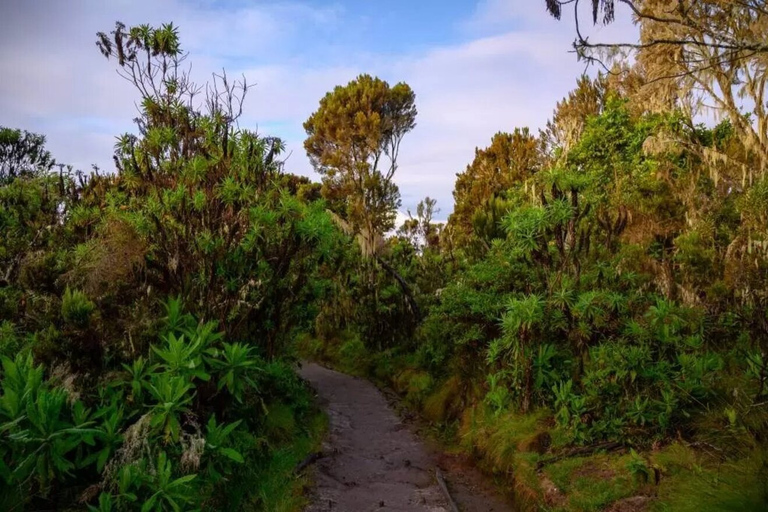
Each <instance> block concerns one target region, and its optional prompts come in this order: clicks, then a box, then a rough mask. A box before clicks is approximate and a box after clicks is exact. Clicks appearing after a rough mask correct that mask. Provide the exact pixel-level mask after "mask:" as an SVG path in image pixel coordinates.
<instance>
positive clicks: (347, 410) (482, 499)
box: [300, 364, 511, 512]
mask: <svg viewBox="0 0 768 512" xmlns="http://www.w3.org/2000/svg"><path fill="white" fill-rule="evenodd" d="M300 374H301V375H302V377H304V378H305V379H307V380H308V381H309V382H310V383H311V384H312V386H313V387H314V388H315V390H316V391H317V393H318V395H319V397H320V399H321V401H322V402H323V403H324V405H325V406H326V409H327V412H328V416H329V419H330V433H329V439H328V441H327V443H326V446H324V448H323V452H324V456H323V457H322V458H321V459H320V460H319V461H318V462H317V464H316V475H317V477H316V488H315V490H314V495H313V500H312V501H313V504H312V505H311V506H310V507H309V508H308V509H307V512H325V511H339V512H368V511H392V510H398V511H432V512H450V511H451V507H450V506H449V504H448V502H447V500H446V499H445V497H444V495H443V493H442V492H441V491H440V487H439V486H438V483H437V480H436V478H435V469H436V467H437V466H436V460H437V459H436V457H435V456H434V455H433V454H431V453H430V451H429V450H428V449H427V448H426V447H425V445H424V444H423V443H422V442H421V441H419V439H418V437H417V436H416V435H415V434H414V433H413V432H412V431H411V429H410V428H409V427H408V426H407V425H405V424H404V423H402V422H401V420H400V419H399V418H398V417H397V415H396V414H395V412H394V411H393V410H392V409H391V408H390V407H389V405H388V404H387V401H386V400H385V399H384V396H383V395H382V394H381V393H380V392H379V390H378V389H376V387H375V386H374V385H373V384H371V383H369V382H367V381H365V380H362V379H357V378H355V377H350V376H348V375H344V374H341V373H338V372H335V371H333V370H329V369H327V368H323V367H321V366H318V365H316V364H305V365H304V366H303V368H302V369H301V371H300ZM450 466H451V465H450V464H448V465H446V467H443V472H444V474H445V478H446V480H447V481H448V485H449V487H451V494H452V496H453V498H454V499H455V500H456V502H457V503H458V504H459V508H460V509H461V510H464V511H471V512H475V511H477V512H503V511H509V510H511V509H510V508H509V507H508V506H507V505H504V504H503V502H501V501H500V500H499V499H498V498H496V497H494V496H493V495H492V494H491V493H490V492H489V490H488V489H486V488H482V487H483V486H482V485H478V478H477V477H476V475H474V474H472V473H473V471H472V470H471V469H466V470H465V469H456V468H452V467H450Z"/></svg>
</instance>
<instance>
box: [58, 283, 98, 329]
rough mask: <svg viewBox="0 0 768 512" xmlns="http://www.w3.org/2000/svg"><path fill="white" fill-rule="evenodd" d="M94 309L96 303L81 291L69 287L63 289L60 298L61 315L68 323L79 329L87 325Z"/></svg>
mask: <svg viewBox="0 0 768 512" xmlns="http://www.w3.org/2000/svg"><path fill="white" fill-rule="evenodd" d="M95 309H96V305H95V304H94V303H93V302H91V301H90V300H89V299H88V297H86V295H85V294H84V293H83V292H81V291H79V290H72V289H70V288H69V287H67V289H66V290H65V291H64V296H63V297H62V298H61V317H62V318H63V319H64V321H65V322H67V323H69V324H70V325H72V326H74V327H77V328H80V329H82V328H85V327H88V324H89V323H90V321H91V315H92V314H93V312H94V310H95Z"/></svg>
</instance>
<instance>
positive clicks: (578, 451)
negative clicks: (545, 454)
mask: <svg viewBox="0 0 768 512" xmlns="http://www.w3.org/2000/svg"><path fill="white" fill-rule="evenodd" d="M623 447H624V445H623V444H621V443H600V444H595V445H592V446H584V447H581V448H573V449H571V450H568V451H567V452H565V453H562V454H560V455H557V456H555V457H549V458H548V459H542V460H540V461H539V462H537V463H536V469H541V468H543V467H544V466H546V465H547V464H552V463H553V462H557V461H559V460H563V459H568V458H571V457H578V456H580V455H591V454H593V453H595V452H598V451H600V450H605V451H607V452H611V451H614V450H618V449H620V448H623Z"/></svg>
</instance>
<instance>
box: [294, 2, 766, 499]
mask: <svg viewBox="0 0 768 512" xmlns="http://www.w3.org/2000/svg"><path fill="white" fill-rule="evenodd" d="M625 3H628V4H629V3H632V4H633V5H634V6H635V7H636V8H638V9H641V10H642V12H640V11H638V12H640V14H638V16H637V18H638V22H639V24H640V27H641V34H642V42H641V44H639V45H636V46H635V47H633V49H634V50H635V51H636V60H635V63H634V65H632V66H630V65H628V64H626V63H624V62H615V63H614V65H613V67H612V68H610V72H608V73H606V74H604V75H600V76H598V77H596V78H589V77H582V78H581V79H580V80H579V81H578V82H577V84H576V88H575V89H574V90H573V91H572V92H571V93H570V94H569V95H568V97H566V98H565V99H564V100H563V101H562V102H561V103H559V104H558V105H557V107H556V109H555V111H554V114H553V116H552V119H551V120H550V122H549V123H548V124H547V127H546V129H545V130H543V131H541V132H540V133H538V134H535V133H533V132H532V131H530V130H528V129H527V128H516V129H514V130H513V131H511V132H509V133H505V132H501V133H497V134H496V135H494V136H493V138H492V140H491V143H490V145H489V147H488V148H486V149H478V150H477V151H476V155H475V159H474V161H473V162H471V163H470V164H469V165H468V166H467V168H466V170H465V171H464V172H462V173H459V174H458V175H457V179H456V186H455V191H454V199H455V205H454V209H453V213H452V214H451V216H450V217H449V219H448V222H447V224H446V225H444V226H443V225H437V224H434V223H433V222H432V221H431V218H432V216H433V214H434V210H435V204H434V202H433V201H431V200H430V199H429V198H427V199H426V200H425V201H424V202H422V204H420V205H419V210H418V212H417V215H416V216H415V217H413V218H412V219H411V220H410V221H408V222H407V223H406V224H405V225H404V226H403V227H402V228H401V229H400V230H399V231H398V232H397V233H396V234H394V235H392V236H390V237H389V238H388V239H387V240H386V242H385V243H382V244H381V245H380V246H379V249H378V256H377V258H378V259H379V260H382V261H386V262H389V264H391V265H392V267H394V272H388V271H386V267H384V266H383V265H379V266H378V267H377V268H378V269H379V271H378V272H377V273H374V274H373V275H372V277H370V278H369V279H365V280H363V279H360V280H356V276H358V275H359V273H358V269H359V268H361V266H364V265H365V264H366V263H365V261H366V260H365V258H362V259H360V256H359V255H352V257H350V258H348V259H347V260H346V262H345V266H343V267H342V268H343V269H344V270H343V271H340V272H339V273H338V277H337V282H338V287H337V289H336V292H335V293H334V294H333V295H332V301H326V302H325V306H324V309H323V311H322V312H321V315H320V317H319V321H318V322H317V323H316V330H315V333H314V337H307V338H306V339H305V341H304V343H303V346H304V348H305V350H306V351H307V352H308V353H309V354H314V355H315V356H316V357H320V358H325V359H326V360H328V361H330V362H332V363H333V364H336V365H338V366H340V367H342V368H346V369H348V370H350V371H357V372H359V373H362V374H366V375H369V376H372V377H374V378H377V379H379V380H380V381H381V382H383V383H384V384H388V385H392V386H394V387H395V389H397V390H398V391H400V392H401V393H402V394H403V395H404V397H405V399H406V401H407V402H409V403H410V404H411V405H412V406H413V407H415V408H417V409H419V410H420V411H421V412H422V413H423V414H424V415H425V416H426V417H427V418H428V419H430V420H432V421H433V422H434V423H435V424H436V425H437V426H439V428H440V431H441V432H442V435H444V436H446V439H447V440H448V441H449V442H451V443H455V444H456V445H457V446H458V447H459V448H460V449H463V450H465V451H467V452H469V453H470V454H472V455H473V456H475V457H479V458H481V459H482V460H484V461H485V464H486V466H487V467H488V469H489V470H491V471H493V472H496V474H497V475H499V476H500V478H501V481H502V485H504V486H505V488H507V489H512V490H513V493H514V494H515V496H516V501H517V503H518V504H521V505H523V504H527V505H529V506H531V507H533V508H537V507H544V508H553V509H575V510H594V509H602V508H604V507H611V506H614V507H615V509H617V510H624V509H625V508H622V507H639V509H655V510H763V509H765V508H766V507H768V444H767V443H766V441H767V440H768V437H767V436H768V382H767V378H768V357H766V353H767V352H766V351H767V350H768V296H767V295H766V290H768V216H767V212H768V195H766V192H767V191H768V176H767V175H766V159H765V154H766V153H765V147H766V146H765V141H766V140H768V139H766V126H768V125H766V123H768V117H766V112H765V108H764V107H765V101H764V97H765V96H764V93H765V86H766V81H765V74H764V72H765V55H766V50H765V48H764V47H759V48H758V46H759V45H757V46H756V44H751V45H750V43H749V41H750V40H753V39H754V37H755V36H754V34H755V32H756V31H757V32H759V33H761V34H765V33H766V29H768V18H767V17H766V13H765V11H764V10H762V9H761V8H760V7H759V6H755V5H754V4H753V3H748V2H747V3H744V4H743V5H742V4H740V6H739V7H735V6H734V7H732V8H730V10H727V9H724V8H723V7H722V6H721V3H718V2H714V1H713V2H701V3H696V2H694V3H690V2H675V4H676V7H674V8H673V7H668V6H666V3H664V2H637V3H634V2H625ZM554 4H559V3H558V2H548V5H549V6H550V10H553V11H556V12H555V14H558V15H559V13H560V10H559V9H560V8H561V7H562V6H555V5H554ZM594 4H595V13H596V14H595V15H596V16H597V13H598V9H599V8H605V9H607V10H610V12H609V13H607V14H606V20H607V21H611V20H612V19H613V4H612V3H610V2H597V1H595V2H594ZM689 4H690V5H689ZM704 4H705V5H706V7H703V5H704ZM699 5H702V8H701V9H698V6H699ZM667 7H668V8H667ZM608 14H610V16H608ZM665 16H666V17H665ZM713 38H714V39H713ZM713 41H714V42H713ZM581 42H582V43H587V41H581ZM619 46H620V45H619ZM726 47H727V48H730V53H728V52H727V51H726V50H725V49H724V48H726ZM577 48H579V50H580V51H581V52H584V53H582V55H586V56H588V58H591V59H593V60H598V59H599V58H600V55H599V54H595V53H591V54H587V53H586V52H587V50H589V49H590V48H591V49H592V50H593V51H594V50H599V49H600V48H599V47H595V46H594V45H593V46H589V45H587V44H582V45H578V44H577ZM724 53H727V57H726V56H724ZM611 55H615V54H609V55H608V57H606V58H610V57H611ZM669 55H677V56H678V58H677V60H673V59H670V58H668V56H669ZM694 60H695V62H694ZM702 62H703V63H704V64H702ZM694 64H695V65H694ZM737 98H741V101H739V100H738V99H737ZM744 98H746V100H744ZM705 104H706V105H714V106H715V107H716V108H715V111H716V113H717V114H718V115H719V116H720V119H722V120H721V121H720V122H718V123H710V124H704V123H701V122H699V121H698V119H701V118H700V117H699V116H698V113H699V112H702V110H701V108H700V107H702V105H705ZM745 104H746V105H747V106H746V107H745V106H743V105H745ZM324 108H325V105H324V104H322V103H321V105H320V110H321V111H322V110H323V109H324ZM706 112H708V113H711V112H712V110H708V111H706ZM398 278H403V279H404V280H405V281H406V282H407V283H408V284H409V287H408V288H403V287H402V286H400V284H399V282H398ZM371 280H373V282H375V283H376V284H375V285H372V284H371V282H372V281H371ZM412 297H415V298H416V300H415V302H416V307H412V306H411V298H412ZM329 323H332V325H331V326H329ZM622 500H623V501H622ZM626 509H627V510H630V509H631V510H636V509H637V508H626Z"/></svg>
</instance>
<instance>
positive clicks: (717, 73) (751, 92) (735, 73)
mask: <svg viewBox="0 0 768 512" xmlns="http://www.w3.org/2000/svg"><path fill="white" fill-rule="evenodd" d="M579 3H580V0H570V1H559V0H547V9H548V11H549V12H550V13H551V14H552V15H554V16H555V17H556V18H558V19H559V18H560V17H561V16H562V15H563V8H564V7H565V6H566V5H568V6H569V7H570V8H572V9H574V16H575V19H576V25H577V29H576V30H577V34H576V40H575V42H574V47H575V48H576V51H577V53H578V54H579V56H580V57H581V58H585V59H587V60H590V61H597V62H600V63H602V64H605V63H606V61H610V60H612V59H614V60H615V59H616V58H622V57H623V55H625V54H626V53H627V52H630V53H633V54H634V56H635V57H636V61H637V63H638V66H639V67H640V68H641V69H642V71H643V73H644V74H645V85H644V87H643V89H644V94H645V96H646V97H647V98H649V99H650V101H651V108H653V107H656V109H665V108H669V107H670V106H684V107H687V108H689V109H690V110H691V111H692V112H694V113H695V112H697V111H701V109H711V108H714V109H715V110H716V111H717V113H719V114H721V115H725V116H727V117H728V119H729V120H730V121H731V123H732V124H733V126H734V129H735V130H736V132H737V133H738V134H739V135H740V136H741V137H742V138H743V139H744V141H745V144H746V146H747V148H748V150H749V153H750V154H749V155H747V157H746V158H745V159H744V160H742V161H741V162H740V164H741V165H743V166H744V168H745V175H744V182H745V183H746V182H748V181H749V182H752V181H753V180H754V178H755V175H764V174H765V172H766V170H767V169H768V111H767V110H766V92H767V91H766V83H767V80H768V79H767V78H766V71H768V8H766V6H765V2H763V1H754V0H591V3H592V7H593V22H595V23H598V22H603V23H611V22H612V21H614V19H615V15H616V6H617V5H624V6H625V7H627V8H628V10H629V13H630V14H631V15H632V16H633V19H634V21H635V23H637V24H638V25H639V28H640V40H639V41H608V42H600V43H594V42H591V41H589V40H588V38H586V37H584V36H583V35H582V33H581V30H580V28H579V23H578V21H579ZM601 15H602V16H601ZM718 158H722V155H719V156H718Z"/></svg>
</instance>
